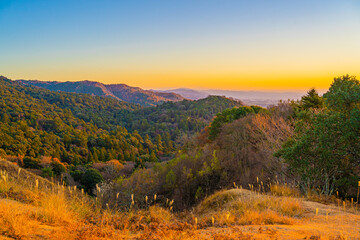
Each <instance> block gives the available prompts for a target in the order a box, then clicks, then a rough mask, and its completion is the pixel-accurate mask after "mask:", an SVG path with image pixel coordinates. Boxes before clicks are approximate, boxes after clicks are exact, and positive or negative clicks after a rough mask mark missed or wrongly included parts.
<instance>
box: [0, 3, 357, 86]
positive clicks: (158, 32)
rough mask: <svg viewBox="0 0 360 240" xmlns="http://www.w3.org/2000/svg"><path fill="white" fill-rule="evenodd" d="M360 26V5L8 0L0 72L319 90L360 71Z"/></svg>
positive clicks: (1, 20)
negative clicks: (341, 75)
mask: <svg viewBox="0 0 360 240" xmlns="http://www.w3.org/2000/svg"><path fill="white" fill-rule="evenodd" d="M359 30H360V1H291V0H287V1H277V0H274V1H256V0H255V1H254V0H251V1H250V0H249V1H233V0H222V1H220V0H219V1H211V0H207V1H205V0H203V1H201V0H198V1H197V0H192V1H186V0H185V1H184V0H183V1H169V0H168V1H136V0H131V1H130V0H129V1H107V0H104V1H92V0H87V1H84V0H72V1H68V0H62V1H57V0H50V1H49V0H47V1H40V0H39V1H37V0H34V1H8V0H0V31H1V33H2V37H1V39H0V52H1V54H0V74H3V75H5V76H8V77H10V78H14V79H16V78H26V79H29V78H30V79H39V80H58V81H68V80H70V81H75V80H83V79H90V80H94V81H101V82H105V83H122V82H124V83H128V84H130V85H137V86H142V87H199V88H202V87H203V88H207V87H216V88H223V89H225V88H229V89H243V88H246V89H260V88H264V89H268V88H271V86H274V87H273V88H277V89H283V88H286V89H288V88H307V87H311V86H310V84H311V83H313V82H314V81H315V80H316V81H319V84H318V85H316V84H315V85H316V86H315V87H320V88H321V87H326V85H328V84H329V82H330V81H331V78H332V77H335V76H336V75H338V74H345V73H349V74H353V75H356V74H359V73H360V68H359V66H360V65H359V64H360V60H358V59H359V58H360V44H359V41H360V31H359ZM334 75H335V76H334ZM289 82H291V84H289ZM313 85H314V84H313ZM262 86H263V87H262Z"/></svg>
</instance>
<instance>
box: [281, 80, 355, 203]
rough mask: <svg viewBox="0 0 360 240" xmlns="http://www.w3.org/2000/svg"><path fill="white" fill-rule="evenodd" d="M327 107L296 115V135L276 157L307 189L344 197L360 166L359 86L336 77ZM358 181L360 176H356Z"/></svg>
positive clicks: (351, 81)
mask: <svg viewBox="0 0 360 240" xmlns="http://www.w3.org/2000/svg"><path fill="white" fill-rule="evenodd" d="M324 98H325V108H323V109H320V110H319V111H317V112H314V111H309V110H308V109H305V110H303V113H301V114H298V115H297V117H298V118H297V122H296V128H295V132H296V134H295V135H294V136H293V138H291V139H290V140H289V141H288V142H287V143H286V144H284V146H283V148H282V150H281V151H279V152H277V156H281V157H283V158H284V159H285V160H286V162H287V163H288V164H289V165H290V169H291V171H292V172H293V173H294V174H295V175H297V176H299V177H300V181H301V186H302V187H303V189H304V190H307V189H317V190H320V192H321V193H323V194H332V193H333V192H334V191H335V189H337V190H339V192H340V193H342V195H343V196H345V195H346V194H347V193H348V189H349V185H348V184H347V182H348V181H345V179H349V178H352V177H354V176H356V174H355V172H354V170H355V169H356V168H357V167H358V166H359V164H360V83H359V81H358V80H356V79H355V78H354V77H349V76H348V75H346V76H342V77H339V78H335V79H334V82H333V84H332V85H331V87H330V89H329V91H328V92H327V93H326V94H324ZM357 178H358V177H357Z"/></svg>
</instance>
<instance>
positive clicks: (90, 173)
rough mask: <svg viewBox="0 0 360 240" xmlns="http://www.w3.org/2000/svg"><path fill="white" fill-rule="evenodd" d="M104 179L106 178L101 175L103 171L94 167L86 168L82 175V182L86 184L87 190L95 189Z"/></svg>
mask: <svg viewBox="0 0 360 240" xmlns="http://www.w3.org/2000/svg"><path fill="white" fill-rule="evenodd" d="M102 181H104V178H103V177H102V176H101V173H100V172H99V171H98V170H96V169H93V168H90V169H88V170H86V171H85V173H84V174H83V175H82V177H81V183H82V184H83V185H84V186H85V189H86V190H87V191H89V190H91V189H93V188H94V187H95V186H96V184H98V183H100V182H102Z"/></svg>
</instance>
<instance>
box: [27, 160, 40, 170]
mask: <svg viewBox="0 0 360 240" xmlns="http://www.w3.org/2000/svg"><path fill="white" fill-rule="evenodd" d="M23 163H24V168H33V169H40V161H39V160H38V159H36V158H33V157H24V160H23Z"/></svg>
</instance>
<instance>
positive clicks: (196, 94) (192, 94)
mask: <svg viewBox="0 0 360 240" xmlns="http://www.w3.org/2000/svg"><path fill="white" fill-rule="evenodd" d="M153 91H156V92H159V93H176V94H179V95H181V96H183V97H185V98H187V99H191V100H199V99H202V98H206V97H208V96H209V95H210V94H208V93H206V92H204V91H197V90H194V89H190V88H176V89H170V90H153Z"/></svg>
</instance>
